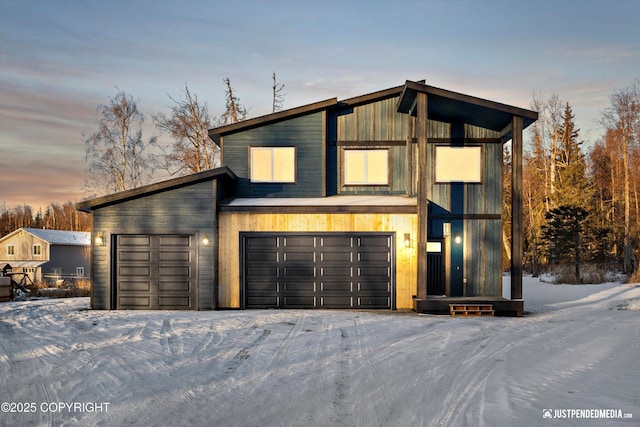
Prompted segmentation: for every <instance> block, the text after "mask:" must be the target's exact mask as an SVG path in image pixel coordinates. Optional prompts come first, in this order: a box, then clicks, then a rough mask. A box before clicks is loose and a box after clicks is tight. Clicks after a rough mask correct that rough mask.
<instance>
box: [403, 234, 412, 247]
mask: <svg viewBox="0 0 640 427" xmlns="http://www.w3.org/2000/svg"><path fill="white" fill-rule="evenodd" d="M404 247H405V248H410V247H411V234H409V233H404Z"/></svg>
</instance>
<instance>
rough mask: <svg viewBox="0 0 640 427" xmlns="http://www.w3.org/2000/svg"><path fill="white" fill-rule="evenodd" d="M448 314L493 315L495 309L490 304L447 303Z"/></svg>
mask: <svg viewBox="0 0 640 427" xmlns="http://www.w3.org/2000/svg"><path fill="white" fill-rule="evenodd" d="M449 314H451V315H452V316H493V315H494V314H495V310H494V309H493V305H492V304H449Z"/></svg>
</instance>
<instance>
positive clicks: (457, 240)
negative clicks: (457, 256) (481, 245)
mask: <svg viewBox="0 0 640 427" xmlns="http://www.w3.org/2000/svg"><path fill="white" fill-rule="evenodd" d="M453 241H454V242H456V244H457V245H459V244H460V243H462V237H460V235H459V234H456V237H454V238H453Z"/></svg>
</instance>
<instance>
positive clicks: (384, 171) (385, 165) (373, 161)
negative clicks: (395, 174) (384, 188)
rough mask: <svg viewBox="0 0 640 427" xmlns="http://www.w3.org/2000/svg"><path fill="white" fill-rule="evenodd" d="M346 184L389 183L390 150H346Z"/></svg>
mask: <svg viewBox="0 0 640 427" xmlns="http://www.w3.org/2000/svg"><path fill="white" fill-rule="evenodd" d="M344 184H345V185H387V184H389V150H386V149H384V150H344Z"/></svg>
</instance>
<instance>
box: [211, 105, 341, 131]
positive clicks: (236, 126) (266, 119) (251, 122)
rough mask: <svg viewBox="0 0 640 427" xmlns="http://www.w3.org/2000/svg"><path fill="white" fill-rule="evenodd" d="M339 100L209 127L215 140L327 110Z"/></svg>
mask: <svg viewBox="0 0 640 427" xmlns="http://www.w3.org/2000/svg"><path fill="white" fill-rule="evenodd" d="M337 102H338V100H337V99H336V98H331V99H326V100H324V101H320V102H314V103H313V104H308V105H303V106H302V107H297V108H291V109H289V110H284V111H279V112H277V113H272V114H267V115H265V116H260V117H256V118H253V119H248V120H243V121H241V122H238V123H232V124H230V125H224V126H219V127H217V128H213V129H209V137H210V138H211V139H213V140H214V141H215V140H216V138H217V137H218V136H220V135H227V134H230V133H234V132H237V131H241V130H246V129H249V128H254V127H258V126H264V125H266V124H269V123H274V122H280V121H283V120H288V119H292V118H294V117H299V116H303V115H306V114H311V113H315V112H317V111H322V110H325V109H326V108H327V107H332V106H334V105H336V104H337Z"/></svg>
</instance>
